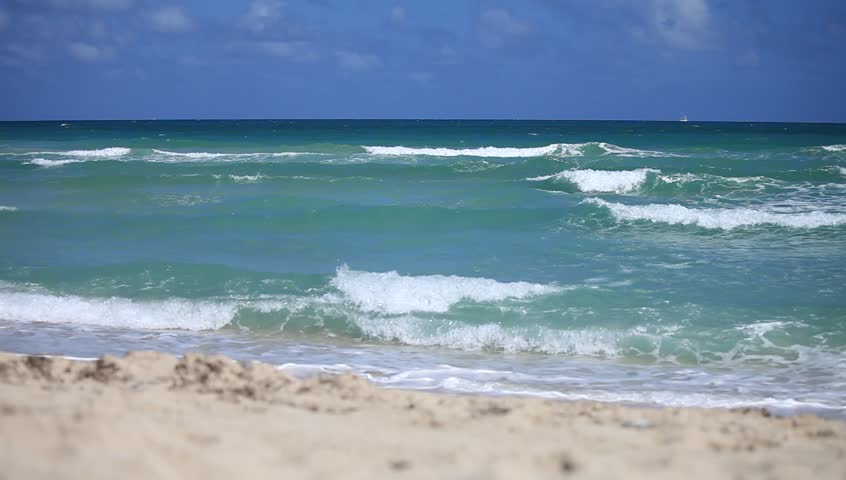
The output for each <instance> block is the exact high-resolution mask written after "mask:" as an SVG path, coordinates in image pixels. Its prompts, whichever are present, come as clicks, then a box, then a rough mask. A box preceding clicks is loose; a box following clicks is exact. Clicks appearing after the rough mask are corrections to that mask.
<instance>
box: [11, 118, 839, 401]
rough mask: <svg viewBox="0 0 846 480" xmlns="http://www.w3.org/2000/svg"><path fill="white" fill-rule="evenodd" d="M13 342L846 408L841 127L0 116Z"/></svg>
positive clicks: (469, 387)
mask: <svg viewBox="0 0 846 480" xmlns="http://www.w3.org/2000/svg"><path fill="white" fill-rule="evenodd" d="M0 349H2V350H6V351H14V352H20V353H45V354H57V355H68V356H77V357H93V356H98V355H102V354H105V353H112V354H120V353H124V352H126V351H129V350H138V349H153V350H162V351H168V352H172V353H177V354H178V353H182V352H185V351H187V350H201V351H207V352H215V353H224V354H227V355H231V356H233V357H236V358H239V359H244V360H250V359H255V360H262V361H267V362H271V363H275V364H278V365H281V366H283V368H285V369H286V370H289V371H293V372H295V373H301V374H308V373H312V372H320V371H330V372H337V371H354V372H358V373H361V374H364V375H367V376H368V377H369V378H370V379H371V380H373V381H374V382H377V383H379V384H382V385H385V386H395V387H403V388H421V389H433V390H439V391H448V392H460V393H476V392H480V393H492V394H525V395H538V396H545V397H550V398H562V399H597V400H609V401H624V402H633V403H646V404H654V405H689V406H718V407H732V406H764V407H768V408H771V409H773V410H775V411H777V412H784V413H790V412H795V411H815V412H819V413H822V414H825V415H831V416H836V417H844V416H846V373H844V372H846V125H839V124H785V123H763V124H761V123H721V122H703V123H699V122H687V123H682V122H622V121H620V122H603V121H589V122H583V121H506V120H497V121H482V120H474V121H463V120H462V121H459V120H443V121H436V120H422V121H415V120H244V121H238V120H220V121H209V120H202V121H193V120H186V121H84V122H79V121H65V122H2V123H0Z"/></svg>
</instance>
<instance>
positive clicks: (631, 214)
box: [584, 198, 846, 230]
mask: <svg viewBox="0 0 846 480" xmlns="http://www.w3.org/2000/svg"><path fill="white" fill-rule="evenodd" d="M584 203H590V204H594V205H598V206H600V207H604V208H607V209H608V210H610V211H611V214H612V215H613V216H614V218H615V219H617V220H618V221H637V220H642V221H649V222H653V223H666V224H674V225H697V226H700V227H703V228H709V229H721V230H732V229H734V228H738V227H745V226H755V225H764V224H770V225H778V226H782V227H788V228H817V227H822V226H835V225H842V224H846V214H836V213H826V212H820V211H811V212H804V213H773V212H768V211H763V210H756V209H752V208H703V209H696V208H688V207H684V206H682V205H676V204H668V205H664V204H654V203H653V204H648V205H624V204H622V203H614V202H608V201H605V200H602V199H600V198H588V199H586V200H584Z"/></svg>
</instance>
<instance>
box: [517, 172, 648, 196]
mask: <svg viewBox="0 0 846 480" xmlns="http://www.w3.org/2000/svg"><path fill="white" fill-rule="evenodd" d="M649 173H661V172H660V171H659V170H653V169H651V168H640V169H637V170H591V169H586V170H565V171H563V172H558V173H555V174H552V175H543V176H540V177H531V178H527V179H526V180H529V181H532V182H540V181H545V180H567V181H570V182H572V183H574V184H576V186H577V187H578V188H579V190H581V191H583V192H614V193H625V192H630V191H632V190H635V189H637V188H639V187H640V186H641V185H643V183H644V182H645V181H646V177H647V175H648V174H649Z"/></svg>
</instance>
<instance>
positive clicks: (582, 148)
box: [362, 142, 680, 158]
mask: <svg viewBox="0 0 846 480" xmlns="http://www.w3.org/2000/svg"><path fill="white" fill-rule="evenodd" d="M362 148H363V149H364V150H365V151H366V152H367V153H369V154H371V155H389V156H413V155H426V156H436V157H459V156H467V157H488V158H527V157H545V156H555V157H581V156H584V155H585V154H591V153H595V154H599V155H614V156H618V157H639V158H642V157H676V156H680V155H677V154H673V153H667V152H658V151H652V150H639V149H636V148H626V147H620V146H617V145H612V144H610V143H605V142H588V143H553V144H550V145H546V146H542V147H478V148H447V147H440V148H429V147H420V148H415V147H404V146H393V147H389V146H369V145H363V146H362Z"/></svg>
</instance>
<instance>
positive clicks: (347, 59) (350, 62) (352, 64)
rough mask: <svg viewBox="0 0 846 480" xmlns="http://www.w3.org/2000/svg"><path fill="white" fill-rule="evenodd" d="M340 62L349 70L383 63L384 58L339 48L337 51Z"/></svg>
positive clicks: (336, 54)
mask: <svg viewBox="0 0 846 480" xmlns="http://www.w3.org/2000/svg"><path fill="white" fill-rule="evenodd" d="M335 56H336V57H337V59H338V64H339V65H340V66H342V67H344V68H346V69H348V70H365V69H368V68H371V67H378V66H380V65H382V60H381V59H380V58H379V57H377V56H376V55H369V54H363V53H358V52H351V51H349V50H338V51H337V52H335Z"/></svg>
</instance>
